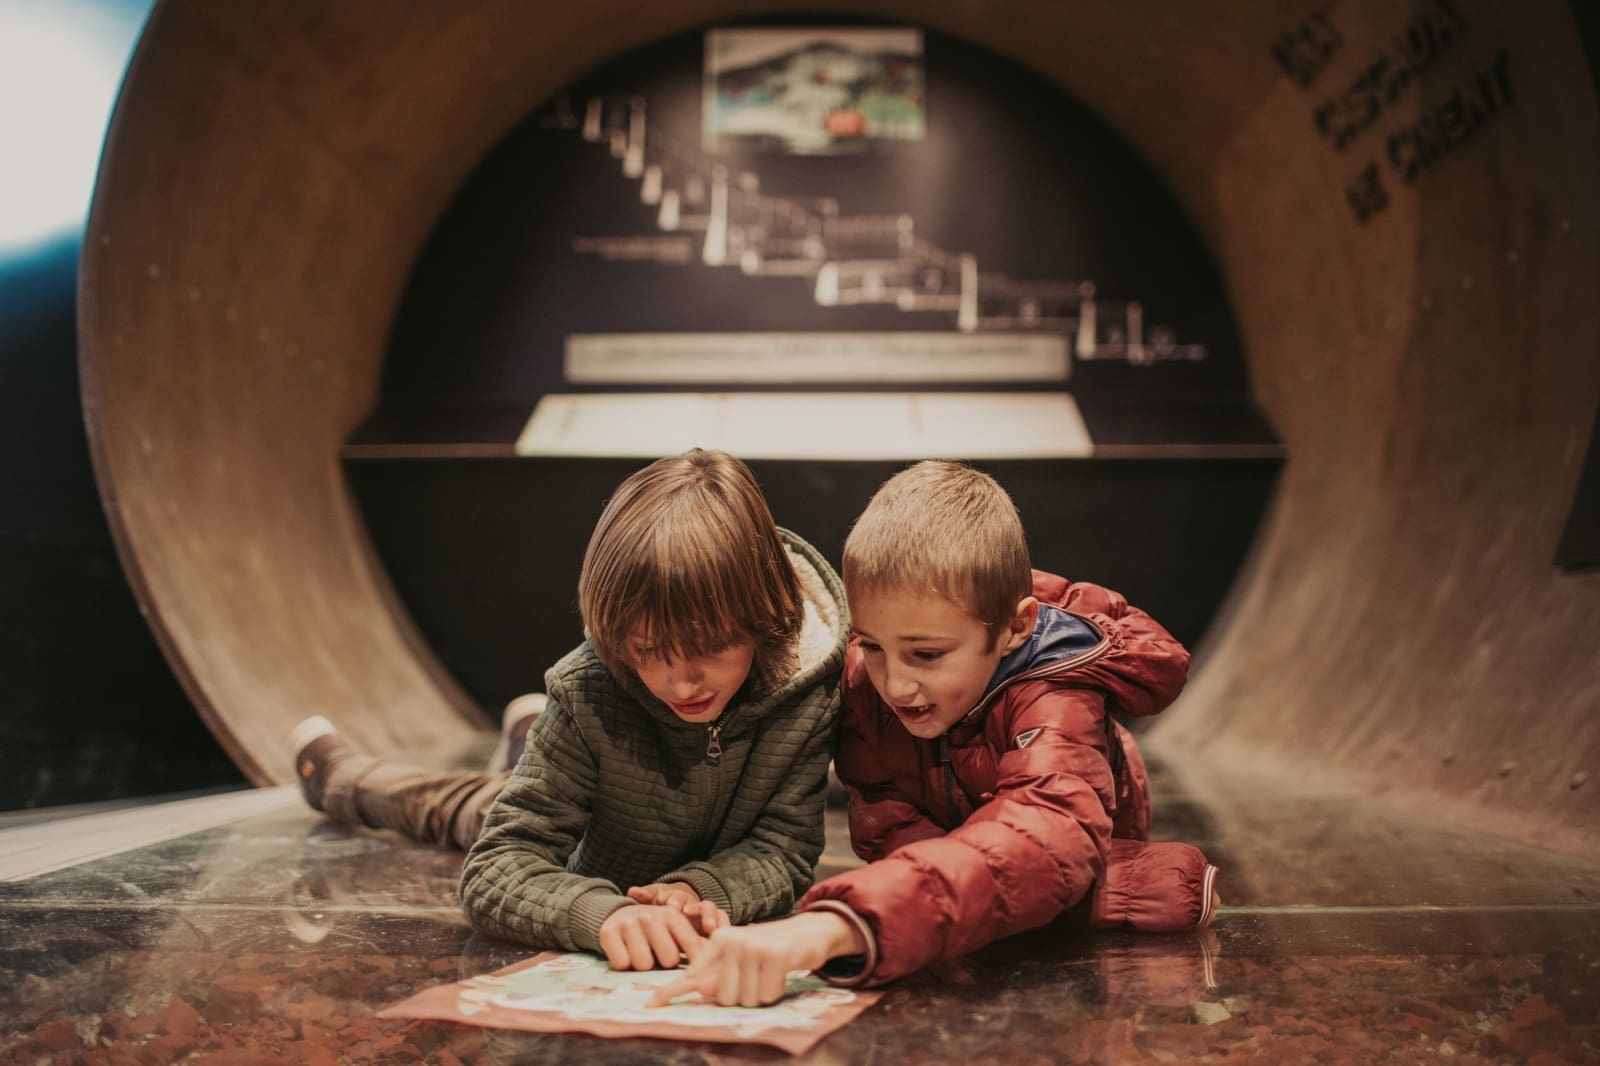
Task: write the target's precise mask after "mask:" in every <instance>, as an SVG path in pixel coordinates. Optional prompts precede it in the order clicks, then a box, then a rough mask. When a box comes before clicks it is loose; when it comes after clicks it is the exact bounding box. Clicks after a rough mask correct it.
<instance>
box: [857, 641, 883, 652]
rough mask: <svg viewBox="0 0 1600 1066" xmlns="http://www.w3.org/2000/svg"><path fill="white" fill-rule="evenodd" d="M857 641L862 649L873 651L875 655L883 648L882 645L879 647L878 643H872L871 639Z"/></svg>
mask: <svg viewBox="0 0 1600 1066" xmlns="http://www.w3.org/2000/svg"><path fill="white" fill-rule="evenodd" d="M857 643H858V644H859V645H860V646H861V650H862V651H864V652H868V653H871V654H874V655H876V654H877V653H878V652H881V651H882V650H883V649H882V648H881V647H879V646H878V645H876V644H874V643H872V641H870V640H861V641H857Z"/></svg>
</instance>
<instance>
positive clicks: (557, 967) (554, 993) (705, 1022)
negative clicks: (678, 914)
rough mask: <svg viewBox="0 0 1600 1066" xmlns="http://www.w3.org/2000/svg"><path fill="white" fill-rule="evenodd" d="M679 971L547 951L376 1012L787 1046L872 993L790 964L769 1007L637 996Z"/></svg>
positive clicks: (850, 1012)
mask: <svg viewBox="0 0 1600 1066" xmlns="http://www.w3.org/2000/svg"><path fill="white" fill-rule="evenodd" d="M680 976H681V972H680V971H676V970H645V971H618V970H613V969H611V967H610V965H609V964H608V963H607V962H606V960H605V959H603V958H600V957H598V956H595V955H587V954H581V953H568V954H559V953H555V952H545V953H543V954H540V955H536V956H534V957H533V958H532V959H529V960H527V961H526V962H522V963H518V964H517V965H515V966H510V967H507V968H506V969H504V970H499V971H497V972H495V973H492V974H485V975H483V976H480V977H472V978H468V979H467V980H465V981H459V982H456V983H454V984H449V985H441V986H439V987H437V988H430V989H428V990H427V991H425V992H422V993H419V994H418V995H416V996H413V997H412V998H411V999H408V1000H406V1001H405V1002H404V1003H401V1004H399V1005H398V1006H395V1007H390V1008H389V1009H388V1010H385V1011H383V1012H382V1013H381V1015H380V1017H385V1018H438V1019H444V1020H449V1021H459V1022H464V1023H467V1024H469V1025H480V1026H484V1027H487V1028H501V1029H522V1030H530V1031H534V1032H584V1033H590V1034H593V1035H596V1036H612V1037H623V1036H655V1037H671V1038H676V1039H680V1040H696V1041H717V1042H736V1043H761V1044H769V1045H772V1046H774V1047H779V1048H783V1049H784V1050H787V1051H790V1052H791V1053H795V1052H799V1051H803V1050H805V1049H806V1048H809V1047H810V1046H811V1045H813V1044H815V1043H816V1042H817V1041H819V1040H821V1039H822V1038H823V1037H824V1036H827V1035H828V1034H829V1033H831V1032H833V1031H834V1030H836V1029H838V1028H839V1027H841V1026H843V1025H844V1024H846V1023H847V1022H849V1021H850V1020H851V1019H853V1018H854V1017H855V1016H856V1015H857V1014H859V1013H861V1011H863V1010H865V1009H866V1008H867V1007H869V1006H871V1005H872V1004H873V1003H875V1002H876V1001H877V1000H878V998H879V995H880V993H875V992H855V991H851V990H849V989H842V988H835V987H833V986H831V985H829V984H828V983H827V982H825V981H823V980H821V979H819V978H817V977H813V976H811V975H809V974H806V973H794V974H790V975H789V984H788V994H787V995H786V996H785V997H784V998H783V999H782V1000H780V1001H779V1002H777V1003H774V1004H772V1005H771V1006H767V1007H723V1006H719V1005H718V1004H715V1003H710V1002H705V1001H703V1000H701V999H700V998H699V997H697V996H694V995H688V996H684V997H680V998H679V999H677V1000H675V1001H674V1002H672V1003H671V1004H669V1005H667V1006H665V1007H649V1006H646V1005H645V1001H646V1000H647V999H648V998H649V996H650V994H651V993H652V992H654V991H655V990H656V989H657V988H659V987H660V986H662V985H664V984H668V983H670V982H672V981H675V980H677V979H678V978H679V977H680Z"/></svg>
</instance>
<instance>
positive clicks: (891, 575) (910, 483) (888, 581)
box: [844, 459, 1033, 640]
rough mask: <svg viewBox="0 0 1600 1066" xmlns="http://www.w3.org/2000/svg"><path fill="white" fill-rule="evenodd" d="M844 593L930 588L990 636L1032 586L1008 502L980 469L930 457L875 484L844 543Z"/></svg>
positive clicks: (999, 629)
mask: <svg viewBox="0 0 1600 1066" xmlns="http://www.w3.org/2000/svg"><path fill="white" fill-rule="evenodd" d="M844 584H845V590H846V594H847V595H848V596H849V597H850V598H852V599H853V598H855V597H856V596H858V595H860V594H862V593H873V592H912V593H921V592H932V593H936V594H938V595H940V596H944V597H945V598H947V599H950V600H953V601H954V602H956V603H958V604H960V605H961V606H962V607H963V608H965V609H966V611H967V612H968V613H969V614H971V615H972V616H973V617H975V618H976V619H978V621H980V622H982V623H983V624H984V625H985V626H988V627H989V629H990V637H991V640H993V639H995V638H998V637H999V636H1000V633H1001V632H1002V629H1003V627H1004V625H1005V623H1006V622H1008V621H1010V619H1011V618H1012V617H1013V616H1014V615H1015V614H1016V610H1017V603H1018V601H1020V600H1021V599H1022V598H1023V597H1025V596H1027V595H1028V594H1029V593H1030V592H1031V591H1032V589H1033V574H1032V569H1031V563H1030V562H1029V558H1028V541H1027V537H1026V536H1025V535H1024V533H1023V531H1022V519H1021V517H1020V516H1018V514H1017V507H1016V504H1014V503H1012V502H1011V497H1010V496H1008V495H1006V491H1005V489H1002V488H1001V487H1000V485H999V484H998V483H997V482H996V481H995V480H994V478H992V477H990V476H989V475H988V474H985V473H984V472H983V471H981V470H974V469H973V468H972V467H970V466H966V465H964V464H962V463H952V462H946V461H943V460H934V459H930V460H927V461H924V462H920V463H917V464H916V465H915V466H911V467H907V468H906V469H905V470H902V471H900V473H898V474H896V475H895V476H894V477H892V478H890V479H889V480H888V481H886V482H884V483H883V486H882V487H881V488H879V489H878V491H877V492H876V493H874V494H873V496H872V500H871V501H870V502H869V503H868V504H867V507H866V510H864V511H862V512H861V517H859V518H857V519H856V522H855V525H854V527H852V528H851V530H850V536H849V538H848V539H847V540H846V541H845V544H844Z"/></svg>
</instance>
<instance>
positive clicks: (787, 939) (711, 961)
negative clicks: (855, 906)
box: [648, 911, 867, 1007]
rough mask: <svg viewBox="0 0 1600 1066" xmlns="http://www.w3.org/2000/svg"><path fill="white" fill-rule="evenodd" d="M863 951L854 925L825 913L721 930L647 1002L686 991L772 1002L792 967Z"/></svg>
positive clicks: (725, 1001) (731, 1000)
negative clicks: (676, 977) (687, 966)
mask: <svg viewBox="0 0 1600 1066" xmlns="http://www.w3.org/2000/svg"><path fill="white" fill-rule="evenodd" d="M866 949H867V945H866V944H865V943H864V942H863V941H862V939H861V934H860V933H858V932H857V931H856V929H855V927H854V926H853V925H851V924H850V923H849V922H847V921H846V920H845V919H843V918H841V917H840V916H839V915H837V914H832V913H830V912H828V911H806V912H803V913H801V914H796V915H793V916H792V917H789V918H784V919H782V920H781V921H776V922H767V923H765V924H762V925H746V926H741V927H739V928H727V929H722V930H719V931H718V932H716V933H714V934H713V935H712V936H711V939H710V940H708V941H707V942H706V943H705V944H704V945H703V946H702V947H701V948H700V950H699V951H698V952H697V953H696V954H695V955H694V956H693V957H691V958H690V960H689V968H688V969H687V970H685V971H684V974H683V976H682V977H680V978H678V979H677V980H676V981H673V982H671V983H670V984H665V985H662V986H661V987H660V988H658V989H656V991H655V992H653V993H652V994H651V996H650V999H649V1001H648V1002H649V1005H650V1006H652V1007H661V1006H665V1005H666V1004H667V1003H668V1002H670V1001H671V1000H673V999H675V998H676V997H678V996H681V995H683V994H684V993H686V992H698V993H700V995H701V997H702V998H704V999H706V1000H714V1001H715V1002H717V1003H720V1004H722V1005H723V1006H732V1005H734V1004H738V1005H740V1006H743V1007H759V1006H762V1005H763V1004H767V1003H776V1002H777V1001H778V1000H780V999H782V998H783V994H784V991H785V989H786V988H787V987H788V982H789V974H790V972H791V971H794V970H815V969H817V968H818V967H820V966H822V965H823V964H825V963H826V962H827V961H828V960H829V959H832V958H837V957H838V956H840V955H857V954H860V953H861V952H863V951H865V950H866Z"/></svg>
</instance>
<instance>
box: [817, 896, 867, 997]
mask: <svg viewBox="0 0 1600 1066" xmlns="http://www.w3.org/2000/svg"><path fill="white" fill-rule="evenodd" d="M800 909H801V911H802V913H803V912H805V911H831V912H833V913H834V914H837V915H838V916H839V917H841V918H843V919H844V920H845V921H847V922H849V923H850V924H851V925H853V926H855V929H856V932H858V933H860V934H861V939H862V940H865V941H866V942H867V950H866V953H865V954H863V955H844V956H841V957H839V958H837V959H830V960H829V961H828V962H827V964H826V965H824V966H823V967H822V968H821V969H819V970H817V971H816V974H817V976H818V977H820V978H822V979H823V980H824V981H826V982H828V983H829V984H830V985H838V986H839V987H840V988H855V987H857V986H858V985H864V984H866V983H867V982H868V981H870V980H871V979H872V971H874V970H876V969H877V968H878V938H877V937H876V936H874V935H873V933H872V926H870V925H868V924H867V920H866V919H865V918H863V917H861V915H859V914H857V913H856V912H855V911H854V910H853V909H852V908H851V907H850V905H849V904H848V903H844V902H842V901H840V900H836V899H819V900H817V901H816V902H815V903H808V904H806V905H805V906H804V907H802V908H800Z"/></svg>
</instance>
